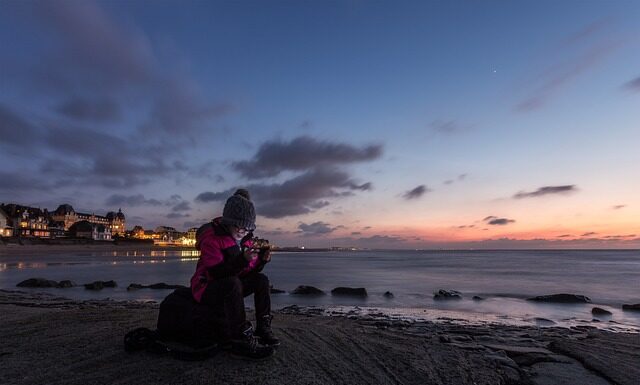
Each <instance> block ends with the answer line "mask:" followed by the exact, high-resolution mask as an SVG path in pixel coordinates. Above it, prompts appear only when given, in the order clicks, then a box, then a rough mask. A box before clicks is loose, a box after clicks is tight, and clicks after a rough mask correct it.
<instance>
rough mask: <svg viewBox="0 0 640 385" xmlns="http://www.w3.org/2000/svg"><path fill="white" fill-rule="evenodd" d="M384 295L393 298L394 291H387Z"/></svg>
mask: <svg viewBox="0 0 640 385" xmlns="http://www.w3.org/2000/svg"><path fill="white" fill-rule="evenodd" d="M382 296H383V297H385V298H393V293H392V292H390V291H385V292H384V294H382Z"/></svg>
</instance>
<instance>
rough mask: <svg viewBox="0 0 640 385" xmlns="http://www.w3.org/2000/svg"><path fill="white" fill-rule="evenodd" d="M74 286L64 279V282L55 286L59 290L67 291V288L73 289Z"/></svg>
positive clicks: (71, 282) (74, 284)
mask: <svg viewBox="0 0 640 385" xmlns="http://www.w3.org/2000/svg"><path fill="white" fill-rule="evenodd" d="M74 286H76V283H75V282H73V281H69V280H68V279H65V280H64V281H60V282H58V284H57V285H56V287H58V288H61V289H67V288H70V287H74Z"/></svg>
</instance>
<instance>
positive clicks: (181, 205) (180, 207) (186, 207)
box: [171, 201, 191, 211]
mask: <svg viewBox="0 0 640 385" xmlns="http://www.w3.org/2000/svg"><path fill="white" fill-rule="evenodd" d="M189 210H191V206H190V205H189V202H187V201H182V202H180V203H178V204H177V205H175V206H173V207H172V208H171V211H189Z"/></svg>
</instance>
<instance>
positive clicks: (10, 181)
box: [0, 170, 54, 194]
mask: <svg viewBox="0 0 640 385" xmlns="http://www.w3.org/2000/svg"><path fill="white" fill-rule="evenodd" d="M0 181H2V182H0V191H3V192H5V191H6V192H13V193H16V194H19V193H20V192H24V191H48V190H50V189H51V188H53V187H54V186H53V185H51V184H49V183H48V182H45V181H44V180H43V179H41V178H34V177H32V176H29V175H28V173H24V172H19V171H17V172H6V171H1V170H0Z"/></svg>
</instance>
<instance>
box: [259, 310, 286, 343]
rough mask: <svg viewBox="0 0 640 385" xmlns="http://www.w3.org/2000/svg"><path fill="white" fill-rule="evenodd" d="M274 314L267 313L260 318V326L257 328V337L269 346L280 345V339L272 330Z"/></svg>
mask: <svg viewBox="0 0 640 385" xmlns="http://www.w3.org/2000/svg"><path fill="white" fill-rule="evenodd" d="M272 319H273V316H272V315H269V314H268V315H265V316H262V317H260V319H258V327H257V328H256V333H255V335H256V337H260V342H261V343H262V344H264V345H267V346H278V345H280V340H279V339H277V338H276V336H274V335H273V331H272V330H271V320H272Z"/></svg>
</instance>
